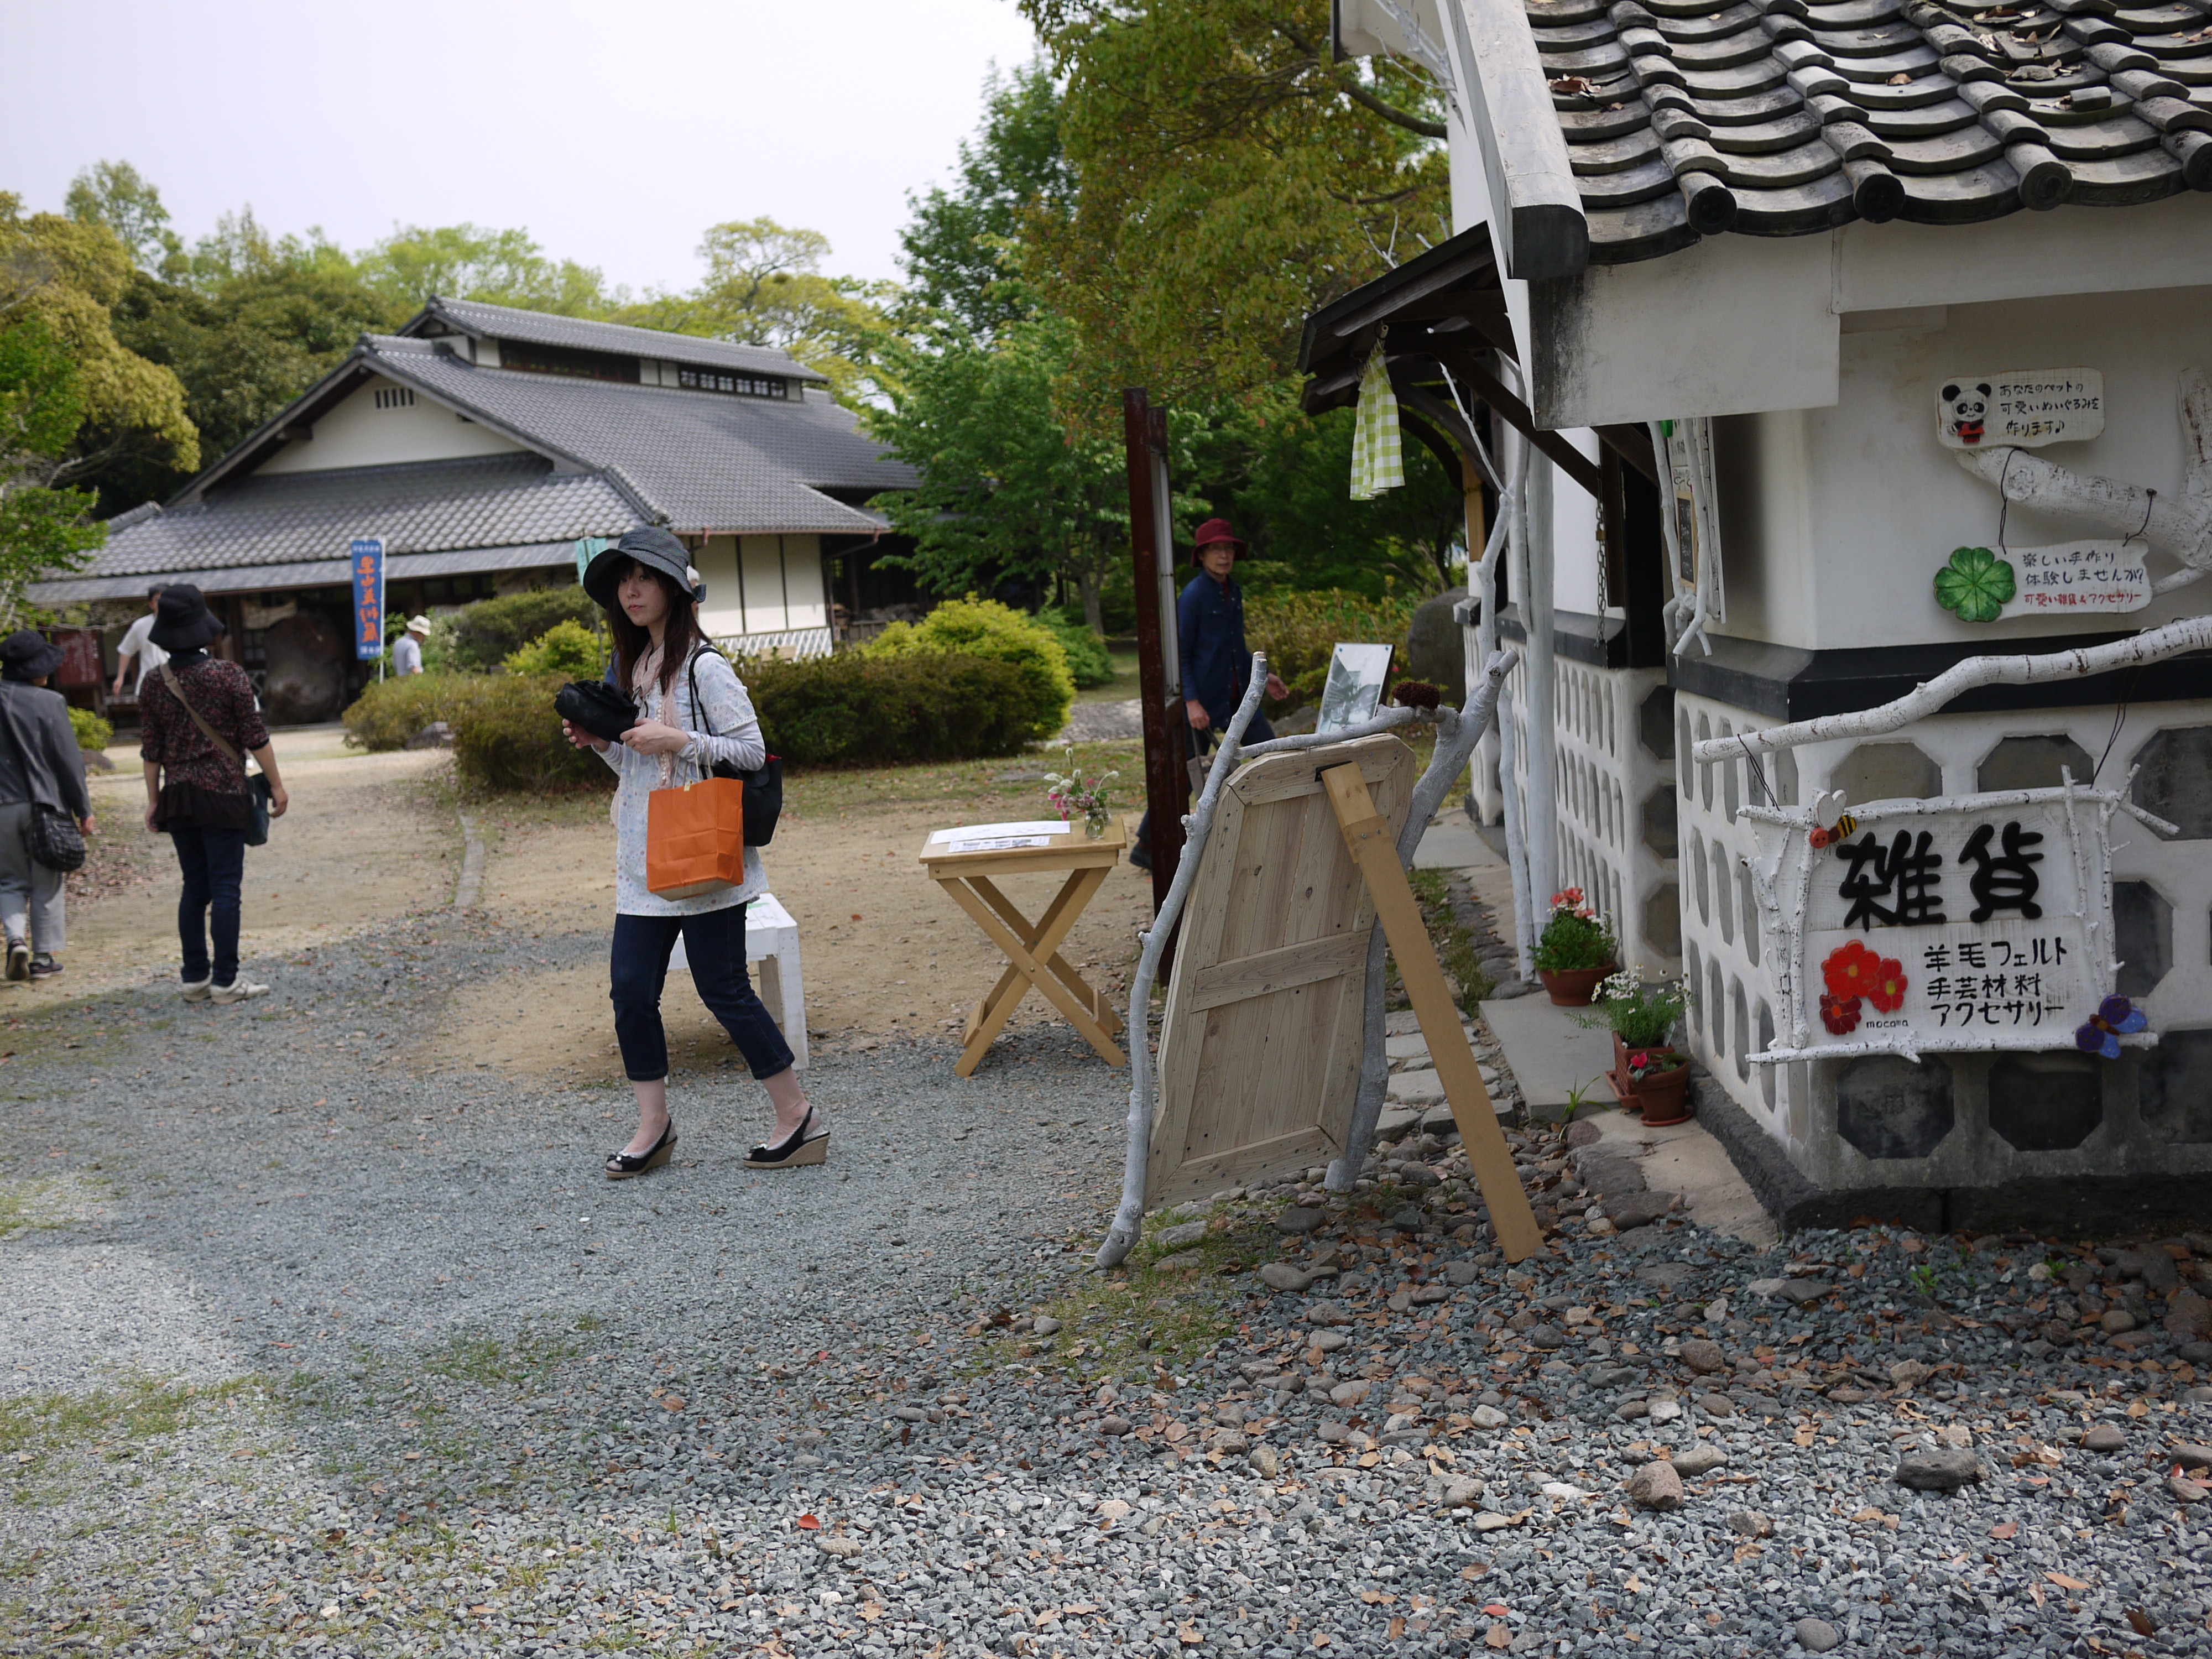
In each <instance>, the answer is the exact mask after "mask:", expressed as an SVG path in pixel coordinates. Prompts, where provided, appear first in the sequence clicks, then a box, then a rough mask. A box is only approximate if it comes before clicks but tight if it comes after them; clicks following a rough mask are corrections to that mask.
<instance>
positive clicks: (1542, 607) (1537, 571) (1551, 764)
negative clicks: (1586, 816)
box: [1521, 458, 1559, 902]
mask: <svg viewBox="0 0 2212 1659" xmlns="http://www.w3.org/2000/svg"><path fill="white" fill-rule="evenodd" d="M1554 476H1555V470H1554V468H1553V465H1552V463H1551V462H1550V461H1549V460H1548V459H1541V458H1540V459H1538V460H1537V461H1536V462H1534V464H1533V466H1532V469H1531V471H1530V472H1529V475H1528V488H1527V489H1526V490H1524V491H1523V492H1522V495H1523V498H1524V500H1525V501H1526V503H1527V504H1526V506H1525V507H1523V509H1522V521H1523V523H1524V525H1525V526H1526V529H1527V534H1528V589H1527V592H1526V593H1525V595H1524V597H1523V598H1522V601H1521V617H1522V621H1523V622H1525V623H1527V624H1528V673H1527V674H1526V675H1525V676H1524V677H1523V678H1522V685H1523V686H1524V687H1525V688H1526V690H1527V691H1528V794H1527V795H1526V796H1525V797H1524V798H1523V799H1522V802H1521V816H1522V832H1523V835H1524V836H1525V838H1526V842H1527V858H1528V891H1529V895H1530V896H1531V897H1532V898H1533V899H1534V900H1535V901H1537V902H1542V901H1543V900H1545V899H1546V898H1548V897H1549V896H1550V895H1552V894H1553V893H1555V892H1557V891H1558V890H1559V731H1558V707H1559V668H1558V663H1557V658H1556V653H1557V647H1558V641H1557V637H1556V635H1555V632H1554V629H1553V604H1554V600H1555V599H1556V597H1557V595H1556V593H1555V592H1554V586H1553V584H1554V583H1555V582H1556V580H1558V578H1557V574H1556V573H1557V571H1558V568H1559V567H1558V560H1557V553H1558V547H1557V543H1556V538H1555V535H1554V530H1555V525H1554V522H1553V513H1552V494H1553V480H1554Z"/></svg>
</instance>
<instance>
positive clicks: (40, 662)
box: [0, 628, 64, 681]
mask: <svg viewBox="0 0 2212 1659" xmlns="http://www.w3.org/2000/svg"><path fill="white" fill-rule="evenodd" d="M63 655H64V653H63V651H62V648H61V647H59V646H58V645H56V644H55V643H54V642H53V641H52V640H49V639H48V638H47V637H46V635H43V634H41V633H40V632H39V631H38V630H37V629H30V628H25V629H18V630H17V631H16V632H15V633H13V634H10V635H9V636H8V637H7V638H6V639H4V640H0V673H4V674H5V675H6V677H7V678H9V679H11V680H23V681H30V680H37V679H44V678H46V676H47V675H49V674H51V673H52V672H53V671H54V670H56V669H57V668H59V667H60V666H61V665H62V657H63Z"/></svg>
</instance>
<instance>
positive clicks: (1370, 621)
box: [1244, 588, 1421, 701]
mask: <svg viewBox="0 0 2212 1659" xmlns="http://www.w3.org/2000/svg"><path fill="white" fill-rule="evenodd" d="M1420 602H1421V599H1420V596H1419V594H1417V593H1412V592H1408V593H1406V594H1403V595H1399V594H1392V595H1390V596H1389V597H1387V598H1385V599H1368V598H1366V597H1365V596H1364V595H1363V594H1359V593H1350V592H1345V591H1344V590H1343V589H1341V588H1321V589H1316V590H1313V591H1310V592H1296V591H1285V592H1273V593H1265V594H1259V595H1254V596H1249V597H1248V598H1247V599H1245V601H1244V643H1245V644H1247V645H1249V646H1250V647H1252V649H1253V650H1255V651H1264V652H1266V653H1267V666H1268V668H1269V670H1270V671H1273V672H1274V673H1277V674H1279V675H1281V676H1282V678H1283V680H1284V683H1285V684H1287V685H1288V686H1289V687H1290V688H1291V693H1292V695H1293V696H1294V697H1295V698H1297V700H1299V701H1304V700H1305V699H1308V698H1318V697H1319V696H1321V688H1322V683H1323V682H1324V681H1325V680H1327V679H1328V659H1329V656H1330V654H1331V653H1333V652H1334V650H1335V649H1336V647H1337V645H1338V644H1339V642H1340V641H1352V642H1354V643H1358V644H1364V645H1392V646H1395V647H1397V648H1398V651H1399V653H1400V654H1401V656H1402V655H1403V653H1404V652H1405V649H1406V625H1407V623H1410V622H1411V621H1412V620H1413V611H1414V609H1415V608H1416V607H1417V606H1418V605H1419V604H1420Z"/></svg>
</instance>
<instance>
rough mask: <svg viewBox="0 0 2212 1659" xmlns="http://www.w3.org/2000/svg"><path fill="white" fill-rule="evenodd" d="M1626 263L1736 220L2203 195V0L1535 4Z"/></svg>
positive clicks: (2210, 47) (1738, 225)
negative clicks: (2151, 1)
mask: <svg viewBox="0 0 2212 1659" xmlns="http://www.w3.org/2000/svg"><path fill="white" fill-rule="evenodd" d="M1527 12H1528V20H1529V25H1530V28H1531V32H1532V33H1534V37H1535V40H1536V46H1537V51H1538V53H1539V56H1540V58H1541V62H1542V64H1543V69H1544V73H1545V76H1547V79H1548V80H1549V82H1550V84H1551V88H1552V95H1553V106H1554V108H1555V109H1556V111H1557V112H1558V116H1559V125H1560V126H1561V128H1562V129H1563V130H1564V131H1565V137H1566V140H1567V155H1568V159H1569V161H1570V164H1571V167H1572V168H1573V171H1574V173H1575V182H1576V185H1577V189H1578V190H1579V191H1580V193H1581V196H1582V200H1583V210H1584V213H1585V215H1586V216H1587V217H1588V220H1589V239H1590V254H1589V257H1590V259H1591V261H1592V262H1593V263H1598V264H1608V263H1610V264H1620V263H1623V262H1626V261H1630V260H1635V259H1648V258H1655V257H1656V256H1658V255H1661V254H1664V253H1668V252H1673V251H1674V250H1675V249H1677V248H1680V247H1684V246H1688V245H1689V244H1690V243H1692V242H1694V241H1696V240H1699V237H1700V236H1701V235H1707V234H1714V233H1717V232H1719V231H1724V230H1732V231H1735V232H1736V233H1737V234H1747V235H1757V236H1796V235H1803V234H1808V233H1811V232H1814V231H1820V230H1826V229H1828V228H1831V227H1832V226H1835V225H1839V224H1842V223H1844V222H1847V221H1849V220H1851V219H1869V220H1875V221H1880V220H1886V219H1893V218H1896V219H1905V220H1909V221H1913V222H1920V223H1928V224H1957V223H1966V222H1972V221H1976V220H1982V219H1994V218H1997V217H2000V216H2002V215H2005V214H2008V213H2014V212H2017V211H2019V210H2021V209H2022V208H2033V209H2044V208H2052V207H2057V206H2058V205H2059V204H2061V203H2064V202H2073V203H2078V204H2087V205H2094V206H2106V207H2118V206H2124V205H2128V204H2134V203H2138V202H2149V201H2155V200H2158V199H2159V198H2160V197H2166V196H2171V195H2173V194H2175V193H2176V192H2178V191H2182V190H2185V189H2189V190H2199V191H2203V190H2212V10H2208V6H2207V3H2206V0H2177V3H2166V4H2158V5H2136V6H2116V5H2114V4H2113V3H2112V0H2017V3H2008V4H2002V5H2000V4H1990V5H1984V6H1972V5H1963V4H1950V3H1942V0H1835V3H1808V0H1735V3H1724V4H1721V5H1719V6H1718V7H1716V5H1715V3H1714V0H1610V3H1608V0H1527Z"/></svg>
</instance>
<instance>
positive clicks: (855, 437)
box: [369, 340, 915, 535]
mask: <svg viewBox="0 0 2212 1659" xmlns="http://www.w3.org/2000/svg"><path fill="white" fill-rule="evenodd" d="M369 356H370V359H371V361H372V364H373V366H374V368H377V369H378V370H379V371H380V372H382V373H385V374H390V375H392V377H393V378H394V379H398V380H407V381H410V382H412V383H413V384H414V385H415V386H418V387H420V388H421V389H422V390H423V391H426V392H429V393H430V394H431V395H432V396H434V397H436V398H441V399H443V400H444V401H446V402H448V403H451V404H455V405H457V406H459V407H460V408H463V409H465V410H470V411H471V413H474V414H477V415H478V416H481V417H483V418H484V419H485V420H487V421H488V422H490V423H491V424H493V425H495V426H497V427H501V428H505V429H506V430H507V431H510V432H513V433H514V434H516V435H519V436H520V437H521V438H522V439H523V441H526V442H538V443H542V444H544V445H546V446H548V447H550V448H552V449H555V450H557V451H559V452H560V453H562V454H565V455H568V456H571V457H573V458H574V459H576V460H578V461H580V462H581V463H582V464H584V465H587V466H592V467H596V468H600V469H605V470H611V471H617V472H619V474H620V476H621V477H623V479H624V480H625V481H626V482H627V483H629V485H630V486H631V487H632V488H633V489H635V490H636V491H637V492H638V494H639V495H641V496H642V497H643V498H644V499H645V500H646V501H647V502H649V503H650V504H651V505H652V506H653V507H654V508H656V509H657V510H658V511H659V512H660V513H664V514H665V515H666V518H667V520H668V522H669V524H670V525H671V526H672V527H673V528H675V529H677V530H679V531H702V530H712V531H724V532H754V533H762V534H765V533H769V532H779V531H780V532H831V533H837V532H847V533H857V534H863V535H865V534H866V533H868V532H872V531H873V530H875V529H877V528H878V520H875V519H872V518H871V517H870V516H869V515H868V514H866V513H862V512H861V511H860V510H859V509H858V508H857V507H848V506H846V505H845V504H843V503H842V502H840V501H835V500H832V499H831V498H830V497H829V495H824V494H823V493H822V492H823V491H825V490H842V491H847V492H854V493H870V494H872V493H873V492H875V491H878V490H884V489H912V488H913V487H914V484H915V474H914V471H913V469H911V468H910V467H908V466H906V465H903V464H902V463H901V462H898V461H895V460H891V459H888V458H886V457H885V456H884V452H883V446H882V445H881V444H879V443H877V442H876V441H873V440H872V439H870V438H868V437H866V435H863V434H862V433H861V432H860V429H859V424H858V422H856V421H855V420H854V416H853V415H852V413H851V411H849V410H845V409H842V408H840V407H839V406H838V405H837V404H833V403H831V402H830V401H829V399H827V398H823V397H821V396H819V395H818V394H817V395H816V396H813V397H808V398H793V399H791V400H788V401H786V400H782V399H778V398H739V397H728V396H725V395H723V394H722V393H720V392H679V391H675V390H671V389H670V388H668V387H665V386H629V385H625V384H623V383H621V382H618V381H612V380H577V379H571V378H569V377H568V376H565V375H556V374H525V373H519V372H517V371H515V370H513V369H500V368H477V366H476V365H474V364H472V363H470V362H465V361H464V360H463V359H461V358H459V357H454V356H449V355H447V354H444V353H433V352H428V351H424V350H422V349H420V345H419V343H417V342H415V341H412V340H408V341H398V342H392V341H383V340H372V341H371V342H370V343H369Z"/></svg>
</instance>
